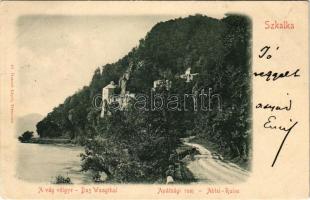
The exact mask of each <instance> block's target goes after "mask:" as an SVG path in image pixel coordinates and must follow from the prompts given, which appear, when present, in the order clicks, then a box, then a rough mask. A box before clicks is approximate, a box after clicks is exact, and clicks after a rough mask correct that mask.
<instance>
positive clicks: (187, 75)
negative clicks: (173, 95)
mask: <svg viewBox="0 0 310 200" xmlns="http://www.w3.org/2000/svg"><path fill="white" fill-rule="evenodd" d="M197 75H198V73H194V74H191V68H190V67H189V68H187V70H186V71H185V74H181V75H180V78H182V79H186V81H185V82H186V83H189V82H191V81H193V80H194V76H197Z"/></svg>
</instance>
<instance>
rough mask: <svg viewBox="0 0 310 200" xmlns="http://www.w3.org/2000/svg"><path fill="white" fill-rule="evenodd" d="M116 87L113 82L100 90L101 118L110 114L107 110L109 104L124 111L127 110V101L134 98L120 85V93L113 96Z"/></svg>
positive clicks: (133, 95)
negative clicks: (113, 104) (114, 104)
mask: <svg viewBox="0 0 310 200" xmlns="http://www.w3.org/2000/svg"><path fill="white" fill-rule="evenodd" d="M124 78H125V77H124ZM125 79H126V78H125ZM120 82H122V81H120ZM123 84H124V83H123ZM118 87H119V86H118V85H116V84H115V83H114V82H113V81H111V83H110V84H109V85H107V86H105V87H104V88H103V89H102V107H101V113H100V117H101V118H103V117H104V116H106V115H110V114H111V112H110V111H109V109H108V108H109V105H110V104H112V103H117V106H116V107H114V108H116V109H119V110H124V109H126V108H128V105H129V101H130V100H131V99H133V98H135V94H133V93H130V92H129V91H126V90H125V88H126V87H124V85H121V93H120V94H115V89H116V88H118Z"/></svg>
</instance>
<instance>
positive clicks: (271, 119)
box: [264, 115, 298, 167]
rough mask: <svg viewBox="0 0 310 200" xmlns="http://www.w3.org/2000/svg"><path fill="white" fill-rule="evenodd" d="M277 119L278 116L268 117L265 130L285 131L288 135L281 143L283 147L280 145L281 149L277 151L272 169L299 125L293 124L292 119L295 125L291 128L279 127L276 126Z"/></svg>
mask: <svg viewBox="0 0 310 200" xmlns="http://www.w3.org/2000/svg"><path fill="white" fill-rule="evenodd" d="M276 119H277V117H276V116H274V115H271V116H269V117H268V121H267V122H265V123H264V128H267V129H277V130H280V131H284V132H285V133H286V134H285V136H284V138H283V140H282V142H281V145H280V147H279V149H278V151H277V154H276V156H275V158H274V160H273V162H272V165H271V167H273V166H274V165H275V163H276V161H277V158H278V156H279V154H280V152H281V150H282V147H283V145H284V143H285V141H286V139H287V137H288V135H289V134H290V133H291V131H292V130H293V128H294V127H295V126H296V125H297V124H298V121H296V122H293V120H292V119H290V122H291V123H293V124H292V125H290V126H283V125H280V126H279V125H275V124H274V123H275V121H276Z"/></svg>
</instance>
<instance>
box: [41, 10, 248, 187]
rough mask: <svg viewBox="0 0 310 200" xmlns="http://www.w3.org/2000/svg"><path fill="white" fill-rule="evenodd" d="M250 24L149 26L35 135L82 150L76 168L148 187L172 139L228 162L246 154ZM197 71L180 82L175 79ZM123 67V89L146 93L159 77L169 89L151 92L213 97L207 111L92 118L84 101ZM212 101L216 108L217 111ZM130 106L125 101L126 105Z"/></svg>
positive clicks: (238, 19) (195, 21)
mask: <svg viewBox="0 0 310 200" xmlns="http://www.w3.org/2000/svg"><path fill="white" fill-rule="evenodd" d="M250 31H251V24H250V20H249V19H248V18H246V17H244V16H237V15H229V16H227V17H225V18H223V19H221V20H217V19H213V18H209V17H207V16H202V15H195V16H189V17H187V18H179V19H174V20H169V21H167V22H160V23H158V24H156V25H155V26H154V27H153V28H152V30H151V31H150V32H149V33H148V34H147V36H146V37H145V38H144V39H141V40H140V43H139V45H138V47H136V48H134V49H132V51H131V52H129V53H128V55H126V56H125V57H124V58H122V59H120V60H119V61H117V62H116V63H113V64H107V65H105V66H103V67H102V70H100V69H97V70H96V71H95V73H94V76H93V78H92V80H91V82H90V84H89V86H86V87H84V88H83V89H82V90H80V91H78V92H76V93H75V94H74V95H72V96H70V97H68V98H67V99H66V100H65V101H64V103H63V104H61V105H59V106H58V107H56V108H54V110H53V111H52V112H50V113H49V114H48V115H47V116H46V117H45V118H44V119H43V120H42V121H40V122H39V123H38V124H37V132H38V134H39V135H40V137H65V138H71V139H72V140H73V141H75V142H78V143H80V144H83V145H85V148H86V152H85V154H84V155H83V158H82V160H83V163H82V167H83V169H84V170H92V171H94V172H96V173H97V175H98V174H99V173H100V172H104V173H105V174H106V175H107V176H108V179H110V180H113V181H117V182H154V181H157V180H158V179H159V178H160V177H161V176H164V172H165V170H167V166H168V165H169V164H171V162H172V161H171V160H172V159H171V157H173V155H174V154H175V149H176V147H177V146H178V145H179V139H180V138H181V137H186V136H189V135H196V136H197V137H200V138H204V139H206V140H208V141H210V142H213V143H216V144H218V146H219V147H220V148H221V149H222V151H223V152H224V153H225V154H227V155H229V156H230V157H231V158H235V157H238V158H242V159H244V160H247V159H248V158H249V156H250V135H249V133H250V129H251V127H250V125H251V110H250V106H251V90H250V88H251V84H250V65H251V60H250V52H251V50H250V46H251V45H250V42H251V41H250V39H251V37H250V36H251V32H250ZM189 67H191V70H192V73H199V75H198V76H197V77H195V78H194V80H193V81H192V82H189V83H186V82H185V80H184V79H180V78H179V76H180V75H181V74H184V72H185V70H186V69H187V68H189ZM129 68H130V69H131V75H130V79H129V80H128V85H127V90H128V91H130V92H131V93H135V94H136V95H138V94H148V95H151V94H150V92H151V88H152V86H153V81H155V80H159V79H167V80H170V81H171V82H172V86H171V89H170V90H169V91H166V90H157V91H156V93H157V94H161V95H163V96H169V95H171V94H178V95H181V96H183V95H184V94H196V93H197V92H200V91H201V90H203V89H204V90H205V91H209V88H212V92H213V93H216V94H219V95H220V97H221V99H220V100H218V99H212V101H211V102H210V108H209V109H208V110H207V111H203V110H200V109H198V110H197V111H195V110H194V109H193V104H194V102H193V101H186V102H184V101H185V100H184V99H183V100H180V101H179V105H186V107H187V108H188V110H184V109H180V110H171V109H170V110H169V109H167V108H166V107H165V108H164V109H161V110H155V111H150V110H149V111H146V110H143V109H140V110H139V109H138V110H137V109H134V108H133V106H131V107H130V108H129V109H128V110H127V111H124V112H123V111H114V112H112V115H110V116H106V117H105V118H100V117H99V115H100V111H99V110H96V109H95V108H93V107H92V99H93V97H94V96H95V95H96V94H100V93H101V90H102V88H103V87H104V86H106V85H107V84H109V83H110V81H114V82H115V83H118V81H119V79H120V77H121V76H122V75H123V74H124V73H125V71H126V70H128V69H129ZM218 101H220V103H221V107H220V108H219V107H218V106H217V105H218ZM134 103H135V102H133V103H132V105H133V104H134Z"/></svg>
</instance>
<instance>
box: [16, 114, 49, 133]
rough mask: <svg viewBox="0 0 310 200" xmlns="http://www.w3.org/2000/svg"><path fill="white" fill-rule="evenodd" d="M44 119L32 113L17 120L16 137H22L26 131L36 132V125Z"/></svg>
mask: <svg viewBox="0 0 310 200" xmlns="http://www.w3.org/2000/svg"><path fill="white" fill-rule="evenodd" d="M43 118H44V116H43V115H40V114H38V113H31V114H28V115H25V116H23V117H19V118H18V119H17V127H16V136H17V137H18V136H20V135H21V134H23V133H24V132H25V131H33V132H36V124H37V123H38V122H39V121H41V120H42V119H43Z"/></svg>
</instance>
